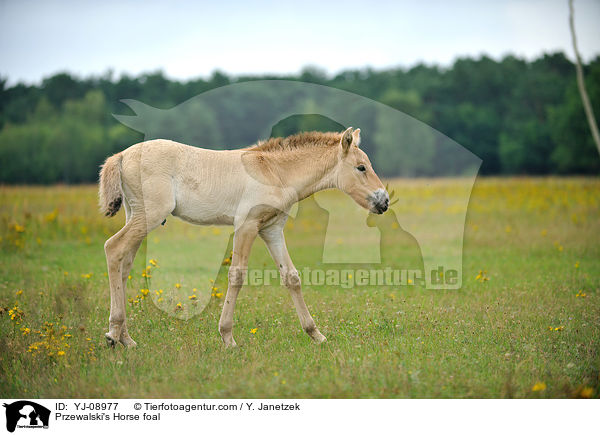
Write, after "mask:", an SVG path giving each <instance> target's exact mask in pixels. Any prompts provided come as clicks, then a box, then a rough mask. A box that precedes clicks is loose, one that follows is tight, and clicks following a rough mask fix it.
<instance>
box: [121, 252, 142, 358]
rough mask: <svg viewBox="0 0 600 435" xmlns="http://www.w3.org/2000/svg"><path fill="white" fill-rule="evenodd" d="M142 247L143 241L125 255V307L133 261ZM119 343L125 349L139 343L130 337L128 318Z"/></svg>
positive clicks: (123, 275) (123, 270) (123, 267)
mask: <svg viewBox="0 0 600 435" xmlns="http://www.w3.org/2000/svg"><path fill="white" fill-rule="evenodd" d="M140 245H141V241H140V242H139V243H137V245H135V246H134V247H133V249H132V250H131V251H130V252H129V253H128V254H126V255H125V258H124V259H123V265H122V271H121V274H122V277H123V287H122V288H123V306H126V305H127V281H128V277H129V272H130V271H131V265H132V264H133V260H134V259H135V254H136V253H137V251H138V249H139V248H140ZM119 341H120V342H121V344H122V345H123V346H125V347H130V346H132V347H135V346H137V343H136V342H135V341H134V340H133V338H131V337H130V336H129V332H128V331H127V317H125V320H124V321H123V329H121V337H120V338H119Z"/></svg>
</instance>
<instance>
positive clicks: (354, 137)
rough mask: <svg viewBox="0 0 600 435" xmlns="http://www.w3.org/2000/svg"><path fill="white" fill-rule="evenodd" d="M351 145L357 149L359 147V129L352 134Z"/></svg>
mask: <svg viewBox="0 0 600 435" xmlns="http://www.w3.org/2000/svg"><path fill="white" fill-rule="evenodd" d="M352 143H353V144H354V145H356V146H357V147H358V146H360V128H357V129H356V130H354V131H353V132H352Z"/></svg>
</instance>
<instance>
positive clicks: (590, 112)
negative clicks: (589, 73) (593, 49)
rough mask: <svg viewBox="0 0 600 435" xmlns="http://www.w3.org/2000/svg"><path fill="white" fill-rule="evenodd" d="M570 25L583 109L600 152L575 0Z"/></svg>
mask: <svg viewBox="0 0 600 435" xmlns="http://www.w3.org/2000/svg"><path fill="white" fill-rule="evenodd" d="M569 25H570V27H571V37H572V38H573V50H574V51H575V68H576V69H577V86H578V87H579V93H580V94H581V101H582V102H583V109H584V110H585V115H586V116H587V120H588V124H589V125H590V130H592V137H593V138H594V142H595V143H596V148H598V153H600V134H598V125H597V124H596V118H595V117H594V110H593V109H592V105H591V104H590V99H589V97H588V94H587V91H586V89H585V82H584V80H583V68H582V67H581V56H580V55H579V50H578V49H577V38H576V37H575V19H574V13H573V0H569Z"/></svg>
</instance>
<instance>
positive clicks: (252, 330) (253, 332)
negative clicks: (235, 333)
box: [250, 328, 258, 334]
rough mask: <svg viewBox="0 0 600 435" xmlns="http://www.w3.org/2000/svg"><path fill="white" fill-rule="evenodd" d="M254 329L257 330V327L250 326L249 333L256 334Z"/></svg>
mask: <svg viewBox="0 0 600 435" xmlns="http://www.w3.org/2000/svg"><path fill="white" fill-rule="evenodd" d="M256 331H258V328H252V329H251V330H250V334H256Z"/></svg>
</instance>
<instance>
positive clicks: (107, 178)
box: [98, 153, 123, 217]
mask: <svg viewBox="0 0 600 435" xmlns="http://www.w3.org/2000/svg"><path fill="white" fill-rule="evenodd" d="M121 159H122V155H121V153H118V154H115V155H114V156H110V157H109V158H108V159H106V161H105V162H104V164H103V165H102V167H101V168H100V190H99V192H98V195H99V198H100V199H99V203H100V210H101V211H102V213H104V215H105V216H108V217H113V216H114V215H116V214H117V212H118V211H119V209H120V208H121V204H122V203H123V191H122V189H121Z"/></svg>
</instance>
